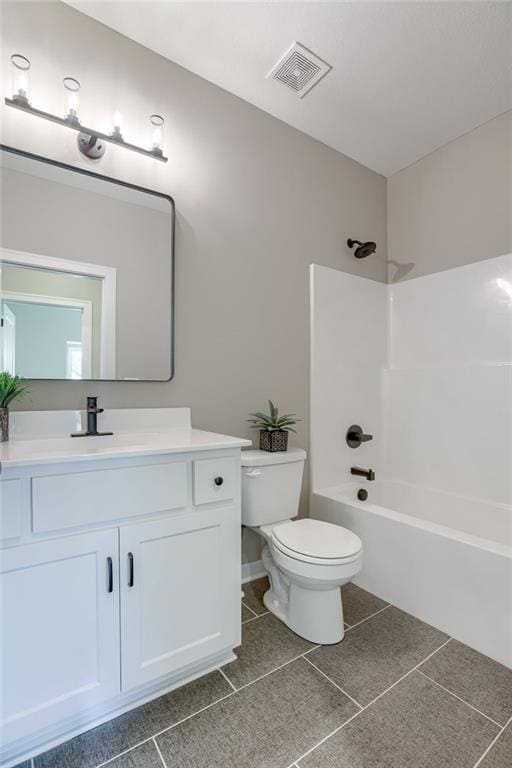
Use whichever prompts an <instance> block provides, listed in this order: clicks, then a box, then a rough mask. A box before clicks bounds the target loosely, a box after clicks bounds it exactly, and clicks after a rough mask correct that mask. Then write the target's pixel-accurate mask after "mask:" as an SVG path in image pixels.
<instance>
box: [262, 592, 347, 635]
mask: <svg viewBox="0 0 512 768" xmlns="http://www.w3.org/2000/svg"><path fill="white" fill-rule="evenodd" d="M263 603H264V604H265V607H266V608H267V609H268V610H269V611H270V612H271V613H273V614H274V615H275V616H277V618H278V619H280V620H281V621H282V622H283V623H284V624H286V626H287V627H289V628H290V629H291V630H292V631H293V632H295V634H296V635H299V637H303V638H304V639H305V640H309V642H311V643H315V644H316V645H333V644H334V643H339V642H340V641H341V640H343V637H344V635H345V630H344V624H343V606H342V602H341V590H340V588H339V586H335V587H332V588H330V589H318V590H317V589H311V587H310V586H309V587H308V588H303V587H301V586H300V585H299V584H294V583H291V584H290V587H289V598H288V602H287V603H284V602H283V601H282V600H280V599H279V598H278V597H277V595H276V593H275V592H274V590H273V589H272V587H271V588H270V589H269V590H267V592H265V594H264V596H263Z"/></svg>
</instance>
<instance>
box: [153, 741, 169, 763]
mask: <svg viewBox="0 0 512 768" xmlns="http://www.w3.org/2000/svg"><path fill="white" fill-rule="evenodd" d="M151 741H152V742H153V744H154V745H155V748H156V751H157V752H158V756H159V758H160V760H161V761H162V765H163V766H164V768H167V763H166V762H165V760H164V756H163V755H162V753H161V752H160V747H159V746H158V744H157V743H156V739H155V737H154V736H153V738H152V739H151Z"/></svg>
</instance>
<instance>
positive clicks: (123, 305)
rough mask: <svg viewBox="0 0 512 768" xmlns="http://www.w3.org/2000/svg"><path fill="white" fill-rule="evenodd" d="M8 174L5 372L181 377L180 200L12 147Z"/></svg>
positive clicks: (0, 278)
mask: <svg viewBox="0 0 512 768" xmlns="http://www.w3.org/2000/svg"><path fill="white" fill-rule="evenodd" d="M0 174H1V206H2V221H1V228H0V316H1V334H0V370H5V371H9V372H10V373H16V374H18V375H19V376H22V377H23V378H28V379H69V380H77V379H81V380H84V379H87V380H90V379H92V380H121V381H167V380H169V379H170V378H172V375H173V359H174V354H173V337H174V327H173V294H174V289H173V279H174V202H173V200H172V199H171V198H170V197H167V196H166V195H162V194H160V193H157V192H152V191H150V190H146V189H142V188H140V187H135V186H132V185H130V184H126V183H123V182H118V181H115V180H114V179H109V178H107V177H104V176H99V175H98V174H95V173H90V172H88V171H82V170H79V169H76V168H73V167H71V166H67V165H63V164H61V163H56V162H54V161H50V160H46V159H44V158H41V157H36V156H34V155H30V154H28V153H25V152H21V151H19V150H14V149H11V148H9V147H2V148H1V149H0Z"/></svg>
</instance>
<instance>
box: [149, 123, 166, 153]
mask: <svg viewBox="0 0 512 768" xmlns="http://www.w3.org/2000/svg"><path fill="white" fill-rule="evenodd" d="M149 122H150V123H151V125H152V126H153V137H152V140H151V152H154V154H155V155H159V156H162V155H163V151H162V150H163V146H162V143H163V142H162V127H163V124H164V122H165V121H164V119H163V117H162V116H161V115H151V117H150V118H149Z"/></svg>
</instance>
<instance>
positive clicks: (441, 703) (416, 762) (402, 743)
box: [298, 672, 499, 768]
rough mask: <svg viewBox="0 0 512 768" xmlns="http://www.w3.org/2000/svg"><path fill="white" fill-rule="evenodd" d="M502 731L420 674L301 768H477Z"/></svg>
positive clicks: (315, 754) (341, 733)
mask: <svg viewBox="0 0 512 768" xmlns="http://www.w3.org/2000/svg"><path fill="white" fill-rule="evenodd" d="M498 731H499V729H498V727H497V726H495V725H494V724H493V723H491V722H490V721H489V720H487V719H486V718H485V717H482V716H481V715H479V714H478V713H477V712H475V711H474V710H473V709H470V707H467V706H466V705H465V704H463V703H462V702H460V701H459V700H458V699H456V698H455V697H453V696H451V695H450V694H449V693H447V692H446V691H443V690H442V689H441V688H439V686H437V685H435V684H434V683H432V682H430V680H427V679H426V678H425V677H423V676H422V675H420V674H418V673H417V672H413V673H412V674H411V675H409V676H408V677H406V678H405V680H403V681H402V682H400V683H398V685H396V686H395V687H394V688H392V689H391V691H389V692H388V693H386V694H385V695H384V696H383V697H382V698H381V699H379V700H378V701H376V702H375V703H374V704H372V706H371V707H369V708H368V709H367V710H365V711H364V712H362V713H361V714H360V715H358V716H357V717H356V718H354V720H352V721H351V722H350V723H348V724H347V725H346V726H345V727H344V728H342V729H341V730H339V731H338V732H337V733H335V734H334V735H333V736H332V737H331V738H329V739H327V740H326V741H325V742H324V743H323V744H321V745H320V746H319V747H318V748H317V749H315V750H314V751H313V752H311V753H310V754H309V755H308V756H306V757H305V758H304V759H303V760H300V761H299V762H298V765H299V768H342V766H343V768H473V766H474V764H475V762H476V761H477V759H478V758H479V757H480V756H481V755H482V753H483V752H484V750H485V749H486V747H487V746H488V745H489V744H490V743H491V741H492V739H493V738H494V737H495V736H496V733H497V732H498Z"/></svg>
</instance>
